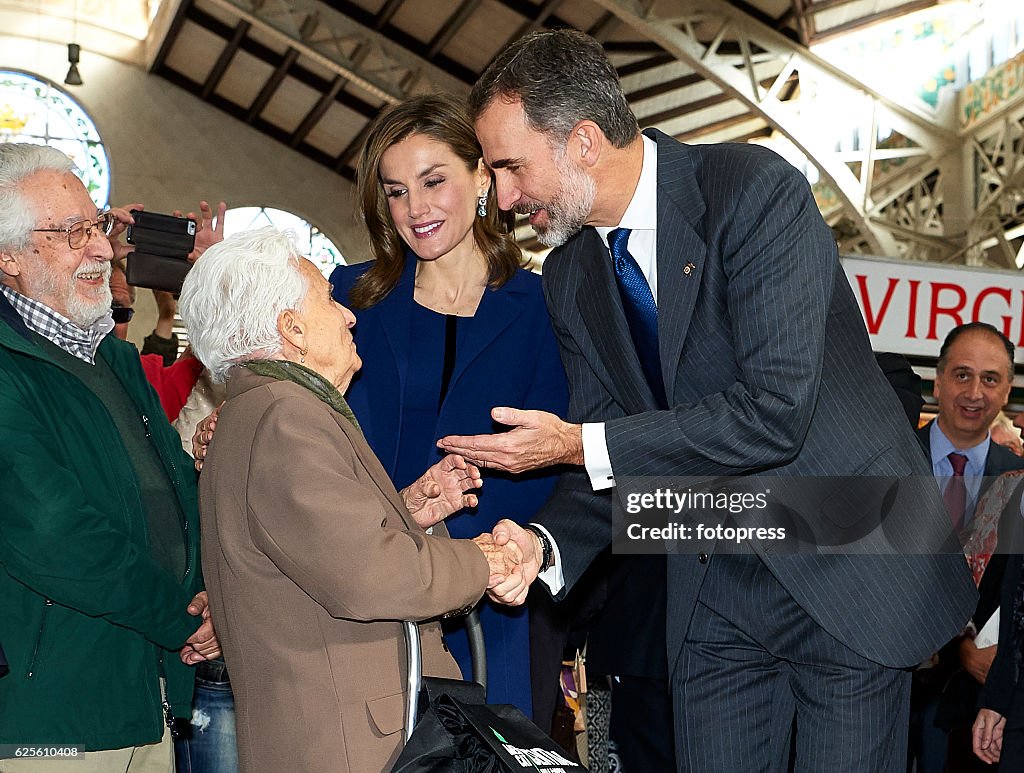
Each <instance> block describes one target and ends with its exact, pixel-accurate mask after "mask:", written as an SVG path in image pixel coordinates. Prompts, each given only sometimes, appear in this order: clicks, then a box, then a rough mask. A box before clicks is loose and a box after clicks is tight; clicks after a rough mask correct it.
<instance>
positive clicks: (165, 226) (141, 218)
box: [126, 209, 196, 293]
mask: <svg viewBox="0 0 1024 773" xmlns="http://www.w3.org/2000/svg"><path fill="white" fill-rule="evenodd" d="M132 218H134V220H135V223H134V225H130V226H128V231H127V234H126V238H127V239H128V243H129V244H133V245H135V251H134V252H132V253H130V254H129V255H128V265H127V268H126V275H127V279H128V284H130V285H133V286H135V287H149V288H151V289H153V290H167V291H168V292H172V293H179V292H181V283H182V282H183V281H185V275H186V274H188V270H189V269H190V268H191V267H192V264H191V263H189V262H188V255H189V253H190V252H192V249H193V248H194V247H195V243H196V221H195V220H192V219H190V218H185V217H174V216H173V215H161V214H159V213H157V212H145V211H143V210H139V209H133V210H132Z"/></svg>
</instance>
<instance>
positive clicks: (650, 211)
mask: <svg viewBox="0 0 1024 773" xmlns="http://www.w3.org/2000/svg"><path fill="white" fill-rule="evenodd" d="M640 137H641V139H642V140H643V150H644V157H643V165H642V166H641V168H640V179H639V180H637V183H636V190H635V191H633V198H631V199H630V200H629V206H627V207H626V211H625V212H623V213H622V218H621V219H620V220H619V222H618V224H617V225H615V226H610V227H607V228H606V227H600V228H597V229H596V230H597V232H598V234H600V236H601V239H602V240H604V241H605V242H607V241H608V234H609V233H610V232H611V231H613V230H614V229H615V228H629V229H631V230H633V231H638V230H639V231H654V230H656V229H657V227H658V143H657V142H655V141H654V140H652V139H651V138H650V137H648V136H646V135H644V134H641V135H640Z"/></svg>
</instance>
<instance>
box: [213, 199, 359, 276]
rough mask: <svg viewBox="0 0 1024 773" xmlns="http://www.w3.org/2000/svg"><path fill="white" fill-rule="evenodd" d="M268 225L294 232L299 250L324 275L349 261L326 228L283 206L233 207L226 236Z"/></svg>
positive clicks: (226, 217) (226, 222) (229, 211)
mask: <svg viewBox="0 0 1024 773" xmlns="http://www.w3.org/2000/svg"><path fill="white" fill-rule="evenodd" d="M268 225H272V226H274V228H279V229H281V230H282V231H291V232H292V233H294V234H295V242H296V245H297V246H298V248H299V251H300V252H302V253H304V254H305V255H308V256H309V259H310V260H312V261H313V262H314V263H315V264H316V265H317V267H318V268H319V269H320V270H321V271H322V272H323V274H324V276H330V274H331V271H333V270H334V267H335V266H337V265H338V264H339V263H344V262H345V258H343V257H342V255H341V251H340V250H339V249H338V248H337V247H335V246H334V242H332V241H331V240H330V239H329V238H328V237H327V236H326V235H325V234H324V232H323V231H321V230H320V229H319V228H317V227H316V226H315V225H313V224H312V223H309V222H307V221H306V220H303V219H302V218H301V217H299V216H298V215H293V214H292V213H291V212H285V211H284V210H283V209H273V208H271V207H236V208H235V209H229V210H228V212H227V214H226V215H225V216H224V235H225V236H230V235H231V234H234V233H238V232H239V231H250V230H252V229H253V228H263V227H264V226H268Z"/></svg>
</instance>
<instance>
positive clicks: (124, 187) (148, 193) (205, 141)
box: [0, 35, 369, 344]
mask: <svg viewBox="0 0 1024 773" xmlns="http://www.w3.org/2000/svg"><path fill="white" fill-rule="evenodd" d="M0 67H3V68H15V69H19V70H25V71H28V72H32V73H36V74H39V75H42V76H44V77H47V78H49V79H50V80H52V81H54V82H55V83H57V84H58V85H60V86H61V87H62V88H63V89H65V90H66V91H67V92H68V93H70V94H71V95H72V96H73V97H74V98H75V99H76V100H78V102H79V103H80V104H81V105H82V107H83V108H84V109H85V111H86V112H87V113H88V114H89V116H90V117H91V118H92V120H93V121H95V123H96V126H97V128H98V129H99V132H100V136H101V137H102V139H103V141H104V143H105V145H106V148H107V153H108V155H109V156H110V164H111V176H112V182H111V203H112V204H123V203H129V202H136V201H138V202H142V203H143V204H145V206H146V208H147V209H149V210H153V211H158V212H170V211H171V210H173V209H182V210H185V211H188V210H195V209H196V208H197V207H198V204H199V200H200V199H207V200H209V201H210V202H211V203H212V202H216V201H219V200H224V201H226V202H227V203H228V206H229V207H242V206H269V207H277V208H279V209H285V210H288V211H290V212H294V213H295V214H297V215H299V216H301V217H303V218H305V219H306V220H308V221H309V222H311V223H313V224H314V225H316V226H317V227H318V228H320V230H322V231H323V232H324V233H325V234H327V236H328V237H330V239H331V240H332V241H333V242H334V243H335V244H336V245H337V246H338V248H339V249H340V250H341V252H342V254H343V255H344V256H345V258H346V260H347V262H349V263H355V262H359V261H362V260H366V259H367V258H368V257H369V250H368V248H367V246H366V238H365V237H364V235H363V232H362V230H361V227H360V226H359V225H358V223H357V221H356V220H355V218H354V214H353V208H352V205H353V201H354V186H353V185H352V184H351V183H349V182H348V181H347V180H345V179H343V178H342V177H340V176H339V175H337V174H335V173H334V172H332V171H331V170H329V169H327V168H326V167H323V166H321V165H319V164H317V163H315V162H313V161H311V160H309V159H308V158H306V157H304V156H302V155H301V154H299V153H297V152H295V151H293V150H292V149H290V148H288V147H286V146H284V145H282V144H281V143H279V142H276V141H274V140H272V139H270V138H269V137H266V136H264V135H262V134H260V133H259V132H257V131H256V130H255V129H253V128H251V127H249V126H247V125H246V124H244V123H242V122H241V121H239V120H237V119H235V118H232V117H231V116H229V115H227V114H226V113H222V112H221V111H219V110H217V109H216V108H214V107H212V106H211V105H208V104H206V103H204V102H202V101H201V100H199V99H197V98H196V97H194V96H192V95H191V94H189V93H188V92H186V91H184V90H183V89H180V88H178V87H177V86H174V85H172V84H171V83H169V82H168V81H165V80H164V79H162V78H159V77H157V76H155V75H150V74H149V73H148V72H146V71H145V70H143V69H141V68H139V67H135V66H132V65H129V64H125V63H123V62H120V61H115V60H114V59H110V58H107V57H105V56H102V55H100V54H97V53H95V52H93V51H88V50H83V51H82V58H81V63H80V65H79V69H80V71H81V73H82V79H83V80H84V84H83V85H82V86H65V85H63V79H64V75H65V73H66V72H67V67H68V65H67V48H66V46H62V45H56V44H53V43H48V42H46V41H41V40H32V39H28V38H18V37H10V36H7V35H0ZM154 321H155V306H154V305H153V303H152V298H151V296H150V295H149V293H147V292H144V291H142V292H140V293H139V299H138V302H137V314H136V321H133V323H132V330H131V333H132V338H133V340H137V342H138V343H140V344H141V340H142V337H143V336H145V335H146V334H147V333H149V331H150V330H152V326H153V323H154Z"/></svg>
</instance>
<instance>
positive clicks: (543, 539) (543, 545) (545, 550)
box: [523, 523, 555, 572]
mask: <svg viewBox="0 0 1024 773" xmlns="http://www.w3.org/2000/svg"><path fill="white" fill-rule="evenodd" d="M523 528H524V529H526V530H527V531H531V532H533V533H534V534H536V535H537V539H538V540H540V551H541V555H540V570H541V571H542V572H543V571H546V570H548V569H551V568H552V567H553V566H554V565H555V549H554V548H553V547H551V540H550V539H548V535H547V534H545V533H544V530H543V529H538V528H537V527H536V526H534V525H533V524H532V523H528V524H526V526H524V527H523Z"/></svg>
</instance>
